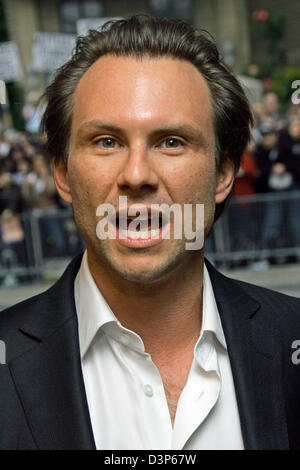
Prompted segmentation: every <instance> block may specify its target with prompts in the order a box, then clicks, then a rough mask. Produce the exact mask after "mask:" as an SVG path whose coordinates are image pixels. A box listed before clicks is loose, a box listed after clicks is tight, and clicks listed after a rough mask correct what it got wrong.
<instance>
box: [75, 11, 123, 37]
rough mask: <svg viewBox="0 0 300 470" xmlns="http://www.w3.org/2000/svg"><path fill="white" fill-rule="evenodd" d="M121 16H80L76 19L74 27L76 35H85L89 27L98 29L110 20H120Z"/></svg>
mask: <svg viewBox="0 0 300 470" xmlns="http://www.w3.org/2000/svg"><path fill="white" fill-rule="evenodd" d="M122 19H123V18H121V17H117V16H108V17H104V16H103V17H101V18H80V19H79V20H77V23H76V28H77V34H78V36H85V35H86V34H88V32H89V30H90V29H97V30H100V29H101V28H102V26H103V25H104V24H105V23H106V22H107V21H111V20H122Z"/></svg>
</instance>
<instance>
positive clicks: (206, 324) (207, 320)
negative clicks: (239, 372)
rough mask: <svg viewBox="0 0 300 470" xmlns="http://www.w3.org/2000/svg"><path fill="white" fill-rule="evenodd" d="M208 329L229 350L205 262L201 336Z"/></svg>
mask: <svg viewBox="0 0 300 470" xmlns="http://www.w3.org/2000/svg"><path fill="white" fill-rule="evenodd" d="M206 331H211V332H212V333H214V335H215V336H216V338H217V339H218V341H219V343H221V345H222V346H223V347H224V348H225V349H226V350H227V345H226V340H225V336H224V332H223V328H222V323H221V319H220V314H219V311H218V307H217V304H216V299H215V295H214V291H213V287H212V283H211V280H210V276H209V273H208V269H207V267H206V266H205V264H204V270H203V308H202V329H201V336H202V334H203V333H204V332H206Z"/></svg>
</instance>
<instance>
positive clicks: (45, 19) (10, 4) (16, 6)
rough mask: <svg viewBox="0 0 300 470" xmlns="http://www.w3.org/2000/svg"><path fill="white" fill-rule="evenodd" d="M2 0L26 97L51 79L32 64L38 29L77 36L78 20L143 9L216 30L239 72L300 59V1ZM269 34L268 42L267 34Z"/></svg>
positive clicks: (230, 62) (224, 51)
mask: <svg viewBox="0 0 300 470" xmlns="http://www.w3.org/2000/svg"><path fill="white" fill-rule="evenodd" d="M0 3H2V7H3V11H4V15H5V21H6V28H7V34H8V38H9V39H10V40H11V41H14V42H15V43H16V45H17V47H18V50H19V55H20V61H21V66H22V69H23V77H22V79H21V80H20V81H19V82H20V85H21V86H22V88H23V90H24V92H25V96H26V95H27V94H28V93H29V92H30V91H31V90H38V91H42V90H43V89H44V87H45V84H46V83H47V80H49V74H47V73H46V74H45V73H43V72H42V73H41V72H37V71H36V70H34V69H33V67H32V60H33V57H32V55H33V38H34V35H35V33H37V32H40V33H65V34H70V35H76V34H77V33H78V28H77V26H78V23H77V22H78V20H80V19H88V18H106V17H109V18H111V17H124V18H126V17H128V16H130V15H132V14H137V13H142V14H143V13H144V14H152V15H156V16H162V17H169V18H181V19H185V20H187V21H189V22H190V23H192V24H193V25H194V26H196V27H198V28H203V29H206V30H207V31H209V32H210V33H211V34H212V36H213V37H214V38H215V40H216V42H217V44H218V46H219V49H220V50H221V52H222V54H223V56H224V59H225V62H226V63H227V64H228V65H229V66H230V67H231V68H232V69H233V70H234V71H235V72H237V73H239V74H247V72H248V67H249V65H250V64H253V63H256V62H261V63H265V62H267V61H268V58H269V57H270V61H271V59H272V60H273V63H274V61H278V64H279V65H281V64H282V65H288V64H297V63H300V47H299V34H298V32H299V26H300V1H299V0H276V2H275V1H274V0H130V1H129V2H124V0H47V1H44V0H0ZM270 14H272V15H273V16H274V15H275V16H274V18H275V20H274V22H273V23H274V24H271V26H270V24H269V23H268V25H267V28H264V23H266V21H265V20H267V19H268V17H269V16H270ZM276 15H277V16H276ZM273 16H272V17H273ZM287 25H288V27H287ZM266 34H267V35H268V34H269V38H268V40H267V41H266V40H265V38H264V37H263V35H265V36H266ZM274 49H276V51H275V52H274ZM271 65H272V64H271ZM273 65H274V64H273ZM0 78H1V77H0Z"/></svg>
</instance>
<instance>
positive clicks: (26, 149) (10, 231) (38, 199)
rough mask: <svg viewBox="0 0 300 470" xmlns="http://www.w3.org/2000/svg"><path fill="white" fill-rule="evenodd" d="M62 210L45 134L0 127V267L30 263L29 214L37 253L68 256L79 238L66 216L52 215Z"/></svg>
mask: <svg viewBox="0 0 300 470" xmlns="http://www.w3.org/2000/svg"><path fill="white" fill-rule="evenodd" d="M27 111H28V110H27ZM63 209H64V210H65V212H66V209H67V206H66V204H65V203H64V202H63V200H62V199H61V198H60V197H59V196H58V194H57V191H56V188H55V184H54V180H53V176H52V168H51V162H50V157H49V155H48V153H47V151H46V145H45V138H44V137H43V136H40V135H39V134H38V133H37V128H34V132H28V131H26V132H18V131H16V130H14V129H6V130H3V131H2V132H0V267H1V266H4V267H6V268H7V267H11V266H23V267H30V266H31V265H33V264H34V262H35V261H34V247H33V244H34V243H36V240H33V235H32V229H33V227H32V223H31V222H30V218H29V217H28V215H29V214H34V215H35V216H36V220H37V221H38V223H37V225H38V233H39V235H40V236H39V240H40V247H39V250H40V252H41V255H42V257H43V258H47V257H49V258H51V257H53V258H56V257H64V256H70V255H72V254H73V252H74V250H75V251H76V247H77V245H78V243H80V239H79V236H78V234H77V231H76V227H75V224H74V222H73V221H72V217H71V215H70V216H69V217H60V216H59V215H58V214H61V212H62V210H63ZM58 211H59V212H58ZM0 283H1V279H0Z"/></svg>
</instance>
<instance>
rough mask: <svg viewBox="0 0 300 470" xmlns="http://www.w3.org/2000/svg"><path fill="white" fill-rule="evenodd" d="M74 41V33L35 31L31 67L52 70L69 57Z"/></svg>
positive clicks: (38, 69)
mask: <svg viewBox="0 0 300 470" xmlns="http://www.w3.org/2000/svg"><path fill="white" fill-rule="evenodd" d="M75 41H76V36H75V35H74V34H64V33H35V35H34V38H33V46H32V69H33V70H35V71H39V72H53V71H54V70H56V69H57V68H58V67H60V66H61V65H63V64H64V63H65V62H67V61H68V60H69V59H70V57H71V54H72V50H73V48H74V47H75Z"/></svg>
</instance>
